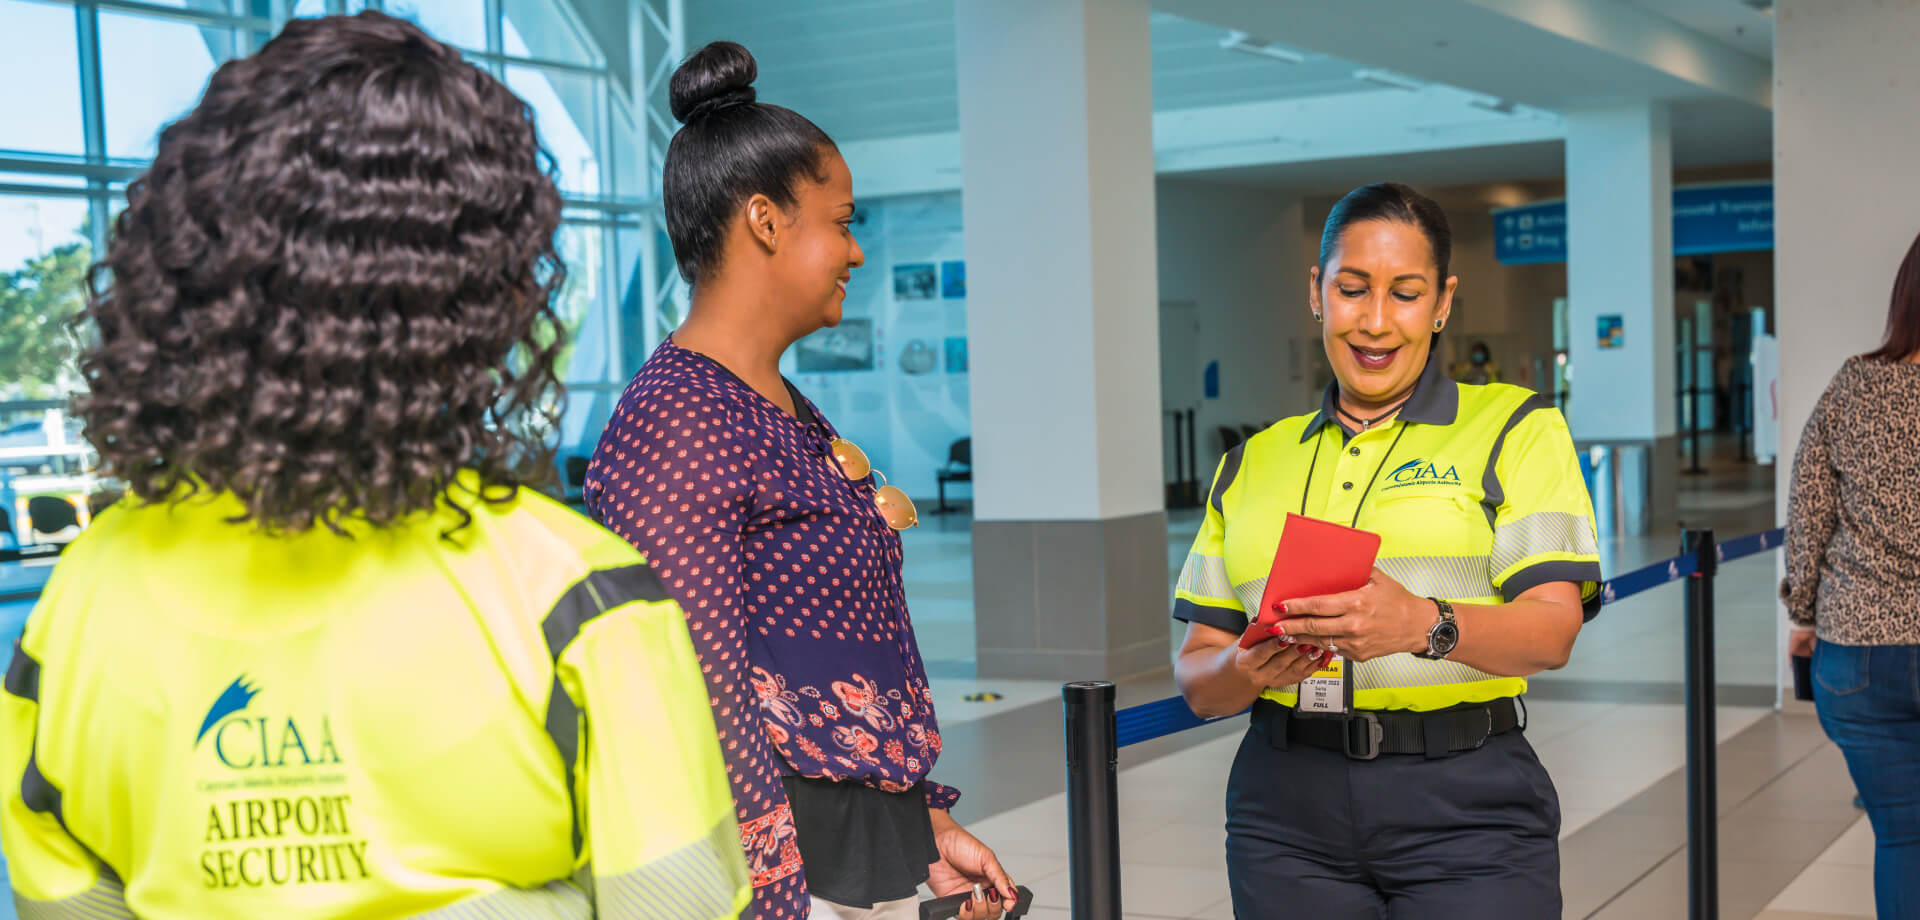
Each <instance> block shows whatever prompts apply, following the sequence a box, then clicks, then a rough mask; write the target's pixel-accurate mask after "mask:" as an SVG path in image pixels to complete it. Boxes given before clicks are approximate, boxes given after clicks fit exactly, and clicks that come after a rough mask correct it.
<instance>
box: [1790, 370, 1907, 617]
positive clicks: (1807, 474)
mask: <svg viewBox="0 0 1920 920" xmlns="http://www.w3.org/2000/svg"><path fill="white" fill-rule="evenodd" d="M1780 596H1781V598H1782V599H1783V600H1785V601H1786V604H1787V611H1788V614H1789V615H1790V616H1792V618H1793V622H1794V623H1795V624H1796V625H1799V626H1817V627H1818V629H1819V633H1820V639H1821V640H1822V641H1826V642H1838V643H1840V644H1842V645H1920V364H1913V363H1909V362H1897V361H1876V360H1868V359H1865V358H1853V359H1850V360H1848V361H1847V363H1846V364H1845V365H1844V366H1842V367H1841V368H1840V372H1839V373H1838V374H1835V375H1834V378H1833V383H1832V384H1831V385H1829V386H1828V387H1827V392H1826V394H1825V395H1823V396H1821V397H1820V402H1819V404H1818V405H1816V406H1815V407H1814V409H1813V417H1812V418H1810V419H1809V420H1808V421H1807V428H1806V431H1805V433H1803V434H1802V435H1801V436H1800V452H1799V455H1798V456H1797V457H1796V458H1795V460H1794V464H1793V491H1792V493H1791V495H1790V496H1789V498H1788V505H1787V577H1786V579H1785V580H1784V581H1783V582H1782V583H1781V585H1780Z"/></svg>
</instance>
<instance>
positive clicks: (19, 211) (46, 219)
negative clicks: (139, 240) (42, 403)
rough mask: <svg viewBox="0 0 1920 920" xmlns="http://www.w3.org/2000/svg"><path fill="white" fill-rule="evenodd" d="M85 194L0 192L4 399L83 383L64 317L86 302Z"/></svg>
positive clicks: (0, 379) (0, 384)
mask: <svg viewBox="0 0 1920 920" xmlns="http://www.w3.org/2000/svg"><path fill="white" fill-rule="evenodd" d="M86 220H87V202H86V199H84V198H37V197H28V196H17V195H0V400H5V399H46V398H52V397H56V396H59V395H62V394H65V393H69V392H73V391H75V390H77V389H79V387H80V384H79V379H78V375H77V373H76V372H75V371H74V369H73V367H72V362H71V360H70V357H71V349H70V345H71V343H70V340H69V339H68V337H67V333H66V321H67V319H68V318H69V317H71V316H73V315H74V314H75V313H78V312H79V311H80V308H81V307H82V306H83V305H84V304H85V293H84V292H85V288H84V286H83V282H84V279H85V277H86V271H87V266H88V264H89V263H90V262H92V260H93V250H92V247H91V246H89V245H88V243H87V238H86V236H85V234H84V228H85V225H86Z"/></svg>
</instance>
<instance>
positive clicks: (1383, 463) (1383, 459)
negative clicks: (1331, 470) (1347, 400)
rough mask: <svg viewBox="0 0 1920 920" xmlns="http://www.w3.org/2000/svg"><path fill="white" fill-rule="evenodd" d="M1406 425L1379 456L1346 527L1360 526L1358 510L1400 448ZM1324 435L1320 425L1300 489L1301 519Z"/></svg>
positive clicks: (1401, 424)
mask: <svg viewBox="0 0 1920 920" xmlns="http://www.w3.org/2000/svg"><path fill="white" fill-rule="evenodd" d="M1333 424H1335V425H1337V424H1339V422H1333ZM1408 424H1409V423H1407V422H1401V423H1400V430H1399V431H1397V432H1395V433H1394V435H1393V443H1392V444H1389V445H1387V452H1386V453H1385V454H1382V455H1381V456H1380V465H1379V466H1376V467H1374V468H1373V475H1372V476H1369V477H1367V488H1366V491H1364V492H1361V493H1360V501H1359V502H1358V503H1356V504H1355V505H1354V506H1353V520H1352V521H1351V522H1349V523H1348V524H1347V526H1348V527H1359V526H1360V509H1362V508H1364V507H1366V504H1367V496H1369V495H1372V494H1373V484H1374V483H1375V482H1376V481H1378V480H1379V479H1380V471H1381V470H1384V469H1386V468H1387V460H1388V458H1390V457H1392V456H1393V450H1394V448H1396V447H1399V446H1400V439H1401V438H1402V437H1404V436H1406V433H1407V426H1408ZM1326 433H1327V426H1325V425H1322V426H1321V427H1320V430H1319V431H1318V432H1316V433H1315V434H1314V436H1313V460H1312V462H1310V463H1308V464H1307V484H1306V485H1305V486H1303V487H1302V488H1301V489H1300V516H1301V517H1306V516H1307V496H1309V495H1312V494H1313V471H1314V470H1315V469H1316V468H1317V467H1319V466H1320V442H1321V441H1322V440H1324V439H1325V436H1326Z"/></svg>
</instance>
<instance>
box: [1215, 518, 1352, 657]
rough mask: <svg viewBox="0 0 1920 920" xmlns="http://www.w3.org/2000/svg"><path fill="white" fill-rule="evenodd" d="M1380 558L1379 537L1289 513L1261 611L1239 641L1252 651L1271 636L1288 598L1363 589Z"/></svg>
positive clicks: (1261, 596) (1261, 603) (1262, 593)
mask: <svg viewBox="0 0 1920 920" xmlns="http://www.w3.org/2000/svg"><path fill="white" fill-rule="evenodd" d="M1379 555H1380V535H1379V534H1375V533H1368V532H1367V531H1364V530H1355V529H1354V528H1351V527H1344V526H1341V525H1339V524H1332V523H1328V522H1326V521H1320V520H1315V519H1313V518H1310V517H1305V516H1302V515H1298V514H1292V513H1289V514H1288V515H1287V521H1286V525H1285V527H1284V529H1282V530H1281V531H1280V547H1279V549H1278V550H1276V551H1275V552H1274V554H1273V568H1272V569H1271V570H1269V571H1268V572H1267V587H1266V590H1265V591H1263V592H1261V594H1260V611H1259V615H1258V616H1257V617H1256V618H1255V620H1254V621H1253V623H1251V624H1249V625H1248V627H1247V631H1246V632H1245V633H1244V634H1242V635H1241V636H1240V647H1241V648H1252V647H1254V646H1255V645H1258V644H1260V643H1261V642H1263V641H1265V640H1267V639H1271V638H1273V637H1274V635H1275V627H1277V626H1278V625H1279V624H1280V621H1281V620H1282V619H1284V617H1282V616H1281V614H1280V611H1279V605H1280V602H1281V601H1284V600H1286V599H1288V598H1300V597H1320V596H1321V595H1326V594H1339V593H1341V592H1345V591H1354V590H1358V589H1360V588H1364V587H1366V585H1367V579H1368V578H1369V577H1371V576H1372V575H1373V563H1374V561H1375V560H1376V559H1377V558H1378V557H1379Z"/></svg>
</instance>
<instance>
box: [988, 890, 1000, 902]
mask: <svg viewBox="0 0 1920 920" xmlns="http://www.w3.org/2000/svg"><path fill="white" fill-rule="evenodd" d="M987 900H989V901H992V902H993V903H995V904H998V903H1000V889H998V888H993V889H989V890H988V891H987Z"/></svg>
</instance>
